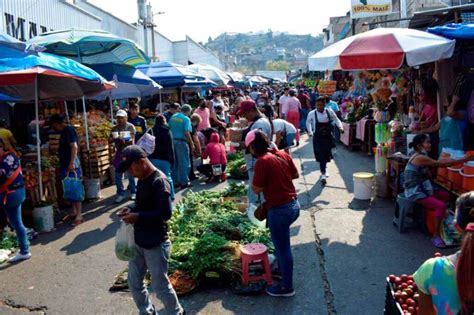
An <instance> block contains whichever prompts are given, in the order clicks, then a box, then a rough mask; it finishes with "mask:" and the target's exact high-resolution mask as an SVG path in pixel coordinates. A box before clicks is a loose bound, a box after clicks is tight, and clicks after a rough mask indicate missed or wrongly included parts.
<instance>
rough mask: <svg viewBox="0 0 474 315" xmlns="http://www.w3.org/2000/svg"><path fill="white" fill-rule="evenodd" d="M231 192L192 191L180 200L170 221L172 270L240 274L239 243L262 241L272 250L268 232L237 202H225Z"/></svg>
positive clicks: (198, 275)
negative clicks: (239, 206)
mask: <svg viewBox="0 0 474 315" xmlns="http://www.w3.org/2000/svg"><path fill="white" fill-rule="evenodd" d="M242 185H243V186H244V187H245V185H244V184H234V186H232V187H233V188H232V190H234V191H235V190H242V188H243V187H242ZM237 187H238V188H237ZM229 190H231V189H230V188H229ZM229 190H228V191H229ZM228 191H227V192H224V193H219V192H211V191H202V192H198V193H193V192H191V193H189V194H188V195H187V196H186V197H185V198H184V199H183V200H182V201H181V202H179V203H178V205H177V206H176V210H175V211H174V212H173V216H172V218H171V219H170V221H169V222H168V223H169V232H170V238H171V241H172V242H173V250H172V252H171V259H170V268H169V272H170V273H173V272H174V271H176V270H183V271H186V272H188V273H189V274H190V275H191V276H192V277H193V278H194V279H197V280H198V279H200V278H201V277H204V276H205V273H206V272H208V271H216V272H220V273H238V272H239V271H240V259H239V256H238V247H239V244H247V243H263V244H265V245H267V247H268V248H269V250H270V251H273V245H272V242H271V238H270V234H269V231H268V230H267V229H261V228H259V227H257V226H255V225H253V224H252V223H251V222H250V221H249V219H248V218H247V216H243V215H242V213H240V212H239V211H238V210H237V207H236V205H235V204H233V203H231V202H224V201H223V199H222V197H223V195H224V194H226V193H228Z"/></svg>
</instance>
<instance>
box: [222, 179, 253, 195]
mask: <svg viewBox="0 0 474 315" xmlns="http://www.w3.org/2000/svg"><path fill="white" fill-rule="evenodd" d="M247 188H248V187H247V185H245V182H240V183H230V185H229V186H228V187H227V188H226V189H225V190H224V191H223V192H222V197H242V196H245V195H246V194H247Z"/></svg>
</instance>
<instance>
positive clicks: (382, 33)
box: [308, 28, 455, 71]
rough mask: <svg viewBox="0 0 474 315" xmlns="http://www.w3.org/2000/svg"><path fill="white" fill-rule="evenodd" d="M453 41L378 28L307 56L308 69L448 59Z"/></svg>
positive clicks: (374, 67)
mask: <svg viewBox="0 0 474 315" xmlns="http://www.w3.org/2000/svg"><path fill="white" fill-rule="evenodd" d="M454 45H455V41H454V40H450V39H446V38H444V37H441V36H438V35H434V34H430V33H427V32H423V31H418V30H413V29H406V28H378V29H374V30H371V31H368V32H365V33H362V34H358V35H355V36H352V37H349V38H346V39H344V40H341V41H339V42H337V43H335V44H333V45H331V46H328V47H326V48H324V49H323V50H321V51H319V52H318V53H316V54H314V55H313V56H311V57H309V60H308V65H309V70H311V71H325V70H377V69H398V68H400V67H401V66H402V65H403V62H404V61H405V60H406V64H407V65H409V66H417V65H421V64H424V63H429V62H433V61H437V60H441V59H446V58H450V57H451V56H452V55H453V52H454Z"/></svg>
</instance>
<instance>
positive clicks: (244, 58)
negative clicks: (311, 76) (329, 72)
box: [205, 31, 324, 72]
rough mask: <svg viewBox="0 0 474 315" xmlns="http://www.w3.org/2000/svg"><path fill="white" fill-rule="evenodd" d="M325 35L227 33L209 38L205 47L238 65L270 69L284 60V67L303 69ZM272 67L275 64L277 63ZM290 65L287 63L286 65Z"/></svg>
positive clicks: (252, 68) (321, 43)
mask: <svg viewBox="0 0 474 315" xmlns="http://www.w3.org/2000/svg"><path fill="white" fill-rule="evenodd" d="M323 45H324V43H323V35H319V36H312V35H291V34H288V33H281V32H272V31H268V32H266V33H265V32H258V33H245V34H243V33H238V34H235V33H232V34H229V33H223V34H221V35H219V36H217V37H216V38H215V39H212V38H209V40H208V42H207V43H206V44H205V46H206V47H207V48H209V49H211V50H213V51H215V52H216V53H217V54H219V55H220V56H226V58H229V59H233V60H234V59H235V60H236V61H237V67H238V68H239V67H244V68H248V69H251V70H252V71H253V72H254V71H256V70H269V67H267V64H268V63H269V62H272V61H275V62H276V61H282V62H279V63H278V64H280V65H282V67H283V68H285V67H289V69H283V68H282V69H272V70H290V69H296V68H303V67H304V66H305V64H306V61H307V57H308V56H310V55H312V54H314V53H316V52H317V51H319V50H321V49H322V48H323ZM272 64H273V65H272V66H271V67H274V63H272ZM285 65H287V66H285Z"/></svg>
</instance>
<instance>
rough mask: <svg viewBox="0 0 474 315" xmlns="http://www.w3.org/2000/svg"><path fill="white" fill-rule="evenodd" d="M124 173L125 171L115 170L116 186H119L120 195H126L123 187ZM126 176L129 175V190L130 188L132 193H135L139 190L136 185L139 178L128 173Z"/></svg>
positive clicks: (118, 193)
mask: <svg viewBox="0 0 474 315" xmlns="http://www.w3.org/2000/svg"><path fill="white" fill-rule="evenodd" d="M124 174H125V173H118V172H115V186H116V187H117V195H120V196H124V195H125V189H124V187H123V182H122V179H123V175H124ZM126 176H127V177H128V190H130V193H131V194H135V193H136V192H137V187H136V186H137V182H136V180H137V179H136V178H135V177H133V176H130V175H128V173H127V175H126Z"/></svg>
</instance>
